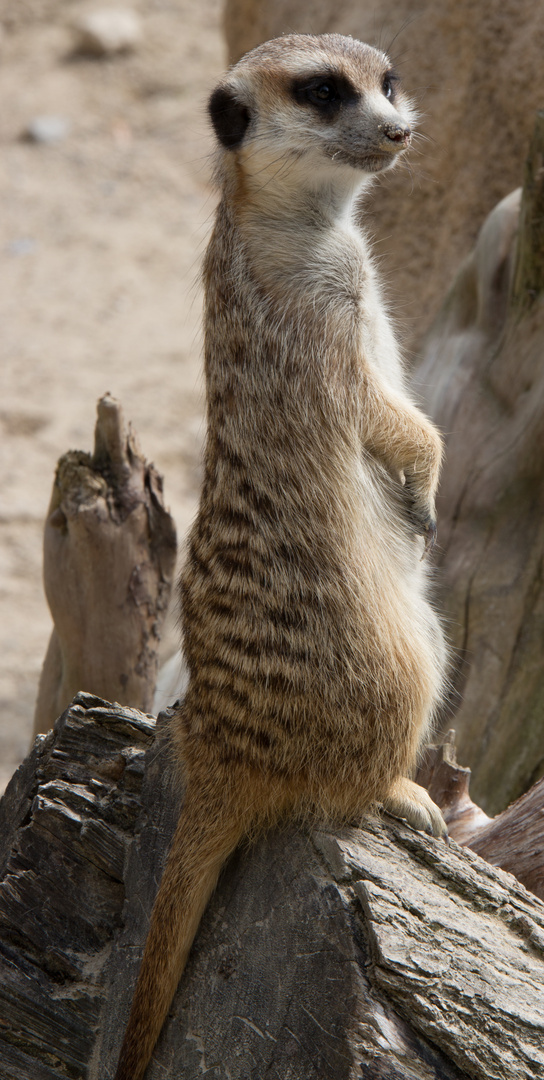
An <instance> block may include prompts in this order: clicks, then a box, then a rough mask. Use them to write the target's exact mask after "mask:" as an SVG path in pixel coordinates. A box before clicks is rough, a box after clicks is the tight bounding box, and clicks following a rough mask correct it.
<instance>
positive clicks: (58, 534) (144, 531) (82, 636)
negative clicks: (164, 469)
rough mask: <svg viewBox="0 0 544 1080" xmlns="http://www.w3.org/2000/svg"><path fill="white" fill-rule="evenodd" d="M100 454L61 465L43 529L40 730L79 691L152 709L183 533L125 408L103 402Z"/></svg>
mask: <svg viewBox="0 0 544 1080" xmlns="http://www.w3.org/2000/svg"><path fill="white" fill-rule="evenodd" d="M97 411H98V417H97V422H96V429H95V448H94V453H93V454H92V455H91V454H85V453H83V452H80V451H70V452H69V453H67V454H65V455H64V456H63V457H62V458H61V459H60V461H59V463H58V466H57V471H56V475H55V482H54V485H53V494H52V496H51V503H50V506H49V510H48V513H47V519H46V523H45V532H44V585H45V593H46V596H47V601H48V604H49V607H50V609H51V615H52V617H53V622H54V630H53V633H52V635H51V639H50V642H49V647H48V651H47V655H46V658H45V661H44V666H43V670H42V675H41V679H40V686H39V691H38V699H37V703H36V712H35V719H34V729H35V730H34V733H35V734H37V733H38V732H44V731H48V730H49V728H50V727H51V726H52V724H53V723H54V722H55V720H56V718H57V716H59V714H60V713H61V712H62V710H63V709H65V708H66V706H67V705H68V703H69V702H70V701H71V699H72V698H73V696H74V694H76V693H77V692H78V690H81V689H85V690H88V691H90V692H92V693H93V694H100V695H102V696H103V697H106V698H108V699H109V700H112V701H119V702H120V703H121V704H123V705H133V706H135V707H136V708H139V709H142V710H143V711H144V712H145V711H148V710H150V709H151V707H152V702H153V693H154V690H155V682H156V677H157V663H158V646H159V641H160V631H161V626H162V624H163V622H164V618H165V616H166V609H167V606H168V601H169V598H170V593H171V589H172V580H173V576H174V567H175V558H176V532H175V527H174V523H173V520H172V518H171V517H170V514H169V513H168V511H167V510H166V509H165V506H164V501H163V494H162V477H161V476H160V475H159V473H158V472H157V470H156V469H155V468H154V466H153V465H149V464H148V463H147V462H146V460H145V458H144V456H143V454H142V452H141V450H140V448H139V446H138V443H137V441H136V438H135V436H134V434H133V432H132V431H131V430H130V428H129V430H128V432H127V431H126V428H125V424H124V420H123V413H122V410H121V407H120V405H119V404H118V402H116V401H115V400H114V399H113V398H112V397H110V395H109V394H106V395H105V396H104V397H103V398H101V399H100V401H99V402H98V410H97Z"/></svg>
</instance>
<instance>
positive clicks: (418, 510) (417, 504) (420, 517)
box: [404, 477, 436, 554]
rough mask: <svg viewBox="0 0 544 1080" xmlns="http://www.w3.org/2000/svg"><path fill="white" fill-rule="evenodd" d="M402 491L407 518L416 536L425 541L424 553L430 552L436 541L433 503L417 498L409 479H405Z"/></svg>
mask: <svg viewBox="0 0 544 1080" xmlns="http://www.w3.org/2000/svg"><path fill="white" fill-rule="evenodd" d="M404 490H405V492H406V496H407V499H408V517H409V520H410V522H411V524H412V525H413V526H414V529H415V532H416V533H417V535H418V536H423V537H424V539H425V553H426V554H427V552H430V551H432V549H433V547H434V544H435V540H436V516H435V508H434V502H432V503H431V502H429V501H425V500H422V499H421V496H420V497H419V498H418V495H417V493H416V492H415V491H414V489H413V486H412V483H411V482H410V479H409V478H408V477H406V479H405V482H404Z"/></svg>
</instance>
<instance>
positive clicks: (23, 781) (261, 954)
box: [0, 694, 544, 1080]
mask: <svg viewBox="0 0 544 1080" xmlns="http://www.w3.org/2000/svg"><path fill="white" fill-rule="evenodd" d="M165 754H166V747H165V744H164V742H163V741H161V740H158V741H155V740H154V724H153V722H152V721H151V720H150V718H149V717H145V716H143V715H142V714H139V713H137V712H136V711H135V710H130V709H126V708H120V707H111V706H108V705H107V703H105V702H103V701H100V700H99V699H96V698H93V697H91V696H89V695H85V694H80V695H78V697H77V698H76V699H75V701H74V702H73V704H72V706H71V707H70V709H69V710H68V711H67V712H66V713H65V714H64V716H63V717H61V719H60V720H59V721H58V723H57V725H56V727H55V730H54V731H53V732H52V733H50V734H49V735H48V736H46V737H41V738H40V739H39V740H38V741H37V744H36V746H35V748H34V750H33V751H32V754H31V755H30V757H29V758H28V759H27V760H26V762H24V764H23V765H22V766H21V769H20V770H19V772H18V773H17V774H16V775H15V777H14V778H13V780H12V782H11V784H10V786H9V788H8V790H7V792H6V795H5V797H4V800H3V802H2V804H0V843H1V847H0V870H1V883H0V1017H1V1022H0V1076H1V1077H2V1080H61V1077H62V1078H65V1077H71V1078H72V1080H79V1078H82V1080H83V1078H85V1080H93V1078H94V1080H96V1078H100V1080H107V1078H108V1077H110V1076H112V1075H113V1067H114V1062H115V1057H116V1053H117V1050H118V1048H119V1044H120V1040H121V1037H122V1029H123V1024H124V1020H125V1018H126V1013H127V1010H128V1005H129V1000H130V995H131V991H132V984H133V980H134V975H135V972H136V968H137V965H138V962H139V957H140V954H141V949H142V943H143V939H144V937H145V932H146V928H147V920H148V916H149V911H150V907H151V904H152V900H153V894H154V892H155V890H156V886H157V881H158V878H159V875H160V869H161V865H162V862H163V859H164V854H165V850H166V847H167V844H168V839H169V836H170V834H171V830H172V827H173V822H174V819H175V817H176V815H177V795H176V789H175V788H174V787H173V786H172V784H171V782H170V779H169V778H168V776H167V775H166V774H167V770H166V769H165ZM144 758H145V779H144ZM139 811H140V814H139V816H138V812H139ZM132 834H134V841H133V842H132V843H131V836H132ZM543 991H544V905H543V904H542V903H541V902H540V901H539V900H537V899H536V898H535V897H533V896H531V895H530V894H529V893H527V892H526V890H525V889H524V888H523V886H521V885H520V884H519V883H518V882H517V881H516V880H515V879H514V878H512V877H510V876H509V875H507V874H505V873H503V872H502V871H498V870H495V869H494V868H492V867H490V866H489V865H488V864H486V863H484V862H483V861H482V860H481V859H480V858H478V856H476V855H475V854H473V853H472V852H470V851H468V850H466V849H463V848H459V847H457V845H456V844H454V843H452V844H451V845H449V846H448V845H446V844H443V843H440V842H438V841H434V840H433V839H430V838H428V837H426V836H424V835H422V834H419V833H415V832H414V831H412V830H411V829H410V828H409V827H408V826H406V825H404V824H402V823H401V822H396V821H393V820H392V819H387V820H383V821H382V820H370V821H368V822H367V823H366V824H364V826H363V827H362V828H361V829H355V828H354V829H347V830H343V831H342V832H341V833H333V832H327V831H325V832H323V831H322V832H313V833H308V832H301V831H298V830H295V829H293V828H290V829H289V830H286V831H285V832H283V833H281V832H280V833H274V834H271V835H270V836H268V837H265V838H263V839H262V840H261V841H259V842H258V843H257V844H256V845H255V846H254V847H252V848H251V849H246V850H242V851H240V852H239V853H238V854H237V855H236V856H235V858H234V859H233V860H232V861H231V863H230V864H229V866H228V867H227V868H226V870H225V873H224V874H223V876H222V879H221V882H220V885H219V887H218V889H217V892H216V894H215V896H214V898H213V900H212V902H211V904H210V906H209V909H208V911H207V912H206V915H205V917H204V920H203V923H202V926H201V928H200V931H199V934H198V937H197V940H196V942H195V946H194V948H193V952H192V956H191V959H190V962H189V966H188V968H187V971H186V974H185V976H184V978H183V980H182V983H181V985H180V989H179V991H178V994H177V996H176V999H175V1002H174V1005H173V1008H172V1012H171V1015H170V1018H169V1020H168V1022H167V1024H166V1026H165V1029H164V1031H163V1034H162V1036H161V1039H160V1041H159V1044H158V1047H157V1050H156V1053H155V1055H154V1059H153V1063H152V1065H151V1068H150V1071H149V1080H159V1078H164V1077H165V1076H175V1077H176V1080H195V1077H197V1076H200V1075H204V1074H206V1075H208V1076H213V1077H214V1078H216V1080H227V1078H230V1080H250V1078H251V1080H263V1078H264V1077H265V1076H266V1077H271V1078H272V1077H277V1078H278V1080H318V1078H319V1080H324V1078H326V1080H337V1078H338V1080H339V1078H342V1080H344V1078H345V1080H348V1078H349V1080H356V1078H361V1077H362V1076H364V1077H365V1080H384V1078H385V1077H388V1078H393V1077H394V1080H433V1078H434V1080H468V1078H471V1080H484V1078H485V1080H523V1078H527V1080H529V1078H531V1080H534V1078H538V1077H544V993H543Z"/></svg>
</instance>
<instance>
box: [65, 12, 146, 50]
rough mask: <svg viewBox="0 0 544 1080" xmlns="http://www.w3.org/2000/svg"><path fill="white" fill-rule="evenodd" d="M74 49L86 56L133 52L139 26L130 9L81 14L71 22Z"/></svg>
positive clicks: (140, 30) (136, 17)
mask: <svg viewBox="0 0 544 1080" xmlns="http://www.w3.org/2000/svg"><path fill="white" fill-rule="evenodd" d="M74 30H75V33H76V37H77V40H76V49H77V51H78V52H80V53H86V54H87V55H90V56H114V55H115V54H116V53H122V52H129V51H131V50H132V49H135V48H136V47H137V46H138V45H139V43H140V41H141V38H142V26H141V23H140V20H139V18H138V16H137V15H136V13H135V12H134V11H131V10H130V8H115V9H114V8H112V9H108V8H103V9H98V10H96V11H91V12H88V13H87V14H85V15H82V16H81V17H80V18H79V19H78V20H77V21H76V23H75V25H74Z"/></svg>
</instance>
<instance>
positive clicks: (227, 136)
mask: <svg viewBox="0 0 544 1080" xmlns="http://www.w3.org/2000/svg"><path fill="white" fill-rule="evenodd" d="M208 112H209V114H210V119H211V122H212V124H213V129H214V131H215V134H216V135H217V138H218V139H219V142H220V143H221V145H222V146H224V147H225V148H226V149H227V150H234V149H235V148H236V147H237V146H239V145H240V143H241V142H242V139H243V137H244V135H245V133H246V131H247V129H248V125H249V121H250V120H251V114H250V111H249V109H248V108H247V106H246V105H243V104H242V102H241V101H237V100H236V98H235V96H234V94H233V92H232V90H227V89H226V88H225V87H223V86H218V87H217V89H216V90H214V92H213V94H212V95H211V97H210V100H209V101H208Z"/></svg>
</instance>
